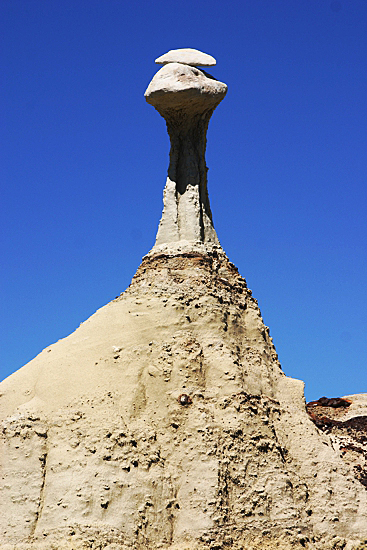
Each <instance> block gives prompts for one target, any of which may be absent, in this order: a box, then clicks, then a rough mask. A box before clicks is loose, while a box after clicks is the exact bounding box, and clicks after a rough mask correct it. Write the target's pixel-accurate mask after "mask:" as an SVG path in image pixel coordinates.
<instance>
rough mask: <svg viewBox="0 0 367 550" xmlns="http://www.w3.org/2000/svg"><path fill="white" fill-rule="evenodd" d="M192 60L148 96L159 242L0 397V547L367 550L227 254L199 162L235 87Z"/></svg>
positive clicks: (342, 471) (297, 385)
mask: <svg viewBox="0 0 367 550" xmlns="http://www.w3.org/2000/svg"><path fill="white" fill-rule="evenodd" d="M199 54H201V52H197V51H196V50H185V51H182V50H178V51H177V52H176V53H175V52H174V51H173V52H169V57H168V59H169V60H168V61H167V59H164V58H165V56H162V57H163V59H162V58H160V59H159V60H158V61H159V62H161V63H163V68H162V69H160V71H158V73H157V75H156V76H155V77H154V79H153V81H152V83H151V84H150V87H148V90H147V92H146V97H147V101H148V102H149V103H152V104H153V105H154V106H155V107H156V108H157V110H158V111H159V112H160V113H161V114H162V115H163V116H164V117H165V119H166V121H167V126H168V130H169V133H170V138H171V156H170V161H171V162H170V168H169V173H168V179H167V184H166V189H165V197H164V203H165V206H164V212H163V215H162V220H161V223H160V228H159V231H158V236H157V242H156V245H155V247H154V248H153V249H152V251H151V252H150V253H149V254H148V255H147V256H146V257H145V258H144V259H143V262H142V264H141V266H140V267H139V269H138V271H137V273H136V275H135V276H134V278H133V280H132V283H131V285H130V287H129V288H128V289H127V290H126V292H124V293H123V294H122V295H121V296H120V297H119V298H117V299H116V300H114V301H112V302H111V303H109V304H107V305H106V306H105V307H103V308H101V309H100V310H98V311H97V312H96V313H95V314H94V315H92V317H90V318H89V319H88V320H87V321H85V322H84V323H82V325H81V326H80V327H79V328H78V329H77V330H76V331H75V332H74V333H73V334H71V335H70V336H68V337H67V338H64V339H63V340H60V341H58V342H57V343H55V344H53V345H52V346H50V347H48V348H46V349H45V350H44V351H43V352H42V353H40V355H38V356H37V357H36V358H35V359H34V360H33V361H31V362H30V363H28V364H27V365H26V366H25V367H23V368H22V369H20V370H19V371H17V372H16V373H14V374H13V375H12V376H10V377H9V378H8V379H7V380H5V381H4V382H3V383H2V384H1V386H0V390H1V399H0V405H1V419H2V424H3V430H2V438H1V445H2V448H1V500H0V506H1V510H0V524H1V534H0V540H1V543H2V546H1V548H3V549H9V550H10V549H31V548H32V549H36V548H40V549H52V548H53V549H69V550H71V549H75V550H76V549H82V548H93V549H97V548H98V549H99V548H109V549H110V550H112V549H115V550H117V549H127V548H136V549H145V548H148V549H158V548H170V549H174V548H175V549H181V550H183V549H184V548H187V549H195V548H197V549H199V548H200V549H204V548H208V549H209V548H210V549H212V550H215V549H216V550H219V549H226V548H233V549H235V548H237V549H240V548H246V549H254V550H255V549H265V548H268V549H272V548H281V549H285V550H286V549H288V548H310V549H311V548H312V549H324V548H325V549H329V548H330V549H331V548H335V549H342V548H345V549H346V550H351V549H353V548H366V547H367V546H366V545H365V544H364V542H363V541H366V540H367V498H366V497H367V491H366V490H365V487H364V486H363V484H362V483H360V481H359V480H357V479H356V478H355V477H354V473H353V467H352V465H350V464H349V463H346V462H345V461H344V460H343V457H342V456H341V455H342V452H341V451H340V450H339V448H338V446H337V445H336V443H335V441H333V440H332V439H331V437H330V435H328V434H327V433H324V432H323V431H322V430H320V429H319V428H318V427H317V426H315V424H314V423H313V422H312V420H311V419H310V417H309V415H308V414H307V412H306V407H305V401H304V396H303V383H302V382H301V381H298V380H293V379H291V378H288V377H286V376H285V375H284V373H283V372H282V370H281V367H280V364H279V361H278V358H277V354H276V351H275V349H274V346H273V343H272V339H271V338H270V336H269V329H268V327H266V326H265V325H264V323H263V320H262V318H261V314H260V310H259V308H258V305H257V302H256V300H255V299H254V298H253V297H252V294H251V291H250V290H249V289H248V288H247V285H246V282H245V280H244V279H243V278H242V277H241V276H240V275H239V274H238V271H237V269H236V268H235V266H234V265H233V264H231V263H230V261H229V260H228V258H227V257H226V255H225V253H224V251H223V250H222V248H221V247H220V245H219V241H218V238H217V236H216V233H215V230H214V227H213V224H212V217H211V212H210V206H209V199H208V196H207V191H206V166H205V159H204V153H205V135H206V129H207V126H208V122H209V118H210V115H211V114H212V112H213V110H214V108H215V106H216V105H217V104H218V103H219V102H220V101H221V99H222V98H223V97H224V95H225V91H226V86H225V85H224V84H222V83H219V82H218V81H216V80H215V79H213V77H211V76H210V75H207V73H205V72H204V71H202V70H200V69H197V68H196V67H197V65H200V64H202V65H208V63H209V62H210V63H211V64H212V65H213V62H212V61H211V60H213V58H211V57H210V56H207V57H206V58H205V57H204V58H201V57H200V55H199ZM167 55H168V54H167ZM201 55H204V56H205V54H201ZM209 57H210V59H208V58H209Z"/></svg>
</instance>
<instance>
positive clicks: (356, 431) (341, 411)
mask: <svg viewBox="0 0 367 550" xmlns="http://www.w3.org/2000/svg"><path fill="white" fill-rule="evenodd" d="M307 412H308V414H309V415H310V417H311V419H312V420H313V422H314V423H315V424H316V426H317V427H318V428H319V429H320V430H322V431H323V432H324V433H327V434H330V435H331V440H332V442H333V444H334V447H335V448H337V449H339V451H340V456H341V457H342V458H343V459H344V461H345V462H346V463H348V464H349V465H350V466H352V468H353V471H354V475H355V477H356V478H357V479H359V481H360V482H361V483H362V485H364V486H365V487H366V488H367V394H366V393H363V394H359V395H348V396H347V397H342V398H333V399H328V398H327V397H321V398H320V399H319V400H318V401H312V402H311V403H307Z"/></svg>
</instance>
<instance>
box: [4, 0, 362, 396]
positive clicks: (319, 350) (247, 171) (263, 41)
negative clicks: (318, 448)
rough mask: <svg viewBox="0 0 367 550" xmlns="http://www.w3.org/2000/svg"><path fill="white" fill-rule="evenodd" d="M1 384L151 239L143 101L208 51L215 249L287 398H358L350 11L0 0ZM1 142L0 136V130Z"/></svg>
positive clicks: (357, 135)
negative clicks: (168, 60)
mask: <svg viewBox="0 0 367 550" xmlns="http://www.w3.org/2000/svg"><path fill="white" fill-rule="evenodd" d="M0 10H1V13H0V21H1V23H0V25H1V27H2V28H1V41H2V47H1V62H2V63H1V64H2V70H1V72H2V74H4V73H5V86H3V87H2V91H1V101H2V104H3V107H4V111H5V140H2V141H3V145H2V149H1V181H2V200H1V213H0V216H1V217H0V224H1V228H0V229H1V256H2V262H1V263H2V269H1V281H0V282H1V319H0V321H1V323H0V373H1V378H4V377H6V376H7V375H9V374H10V373H12V372H13V371H15V370H17V369H18V368H20V367H21V366H22V365H23V364H25V363H27V362H28V361H29V360H31V359H32V358H33V357H34V356H35V355H37V354H38V353H39V352H40V351H41V350H42V349H43V348H44V347H46V346H47V345H49V344H51V343H53V342H55V341H57V340H58V339H60V338H62V337H64V336H66V335H68V334H70V333H71V332H73V331H74V330H75V329H76V328H77V326H78V325H79V324H80V323H81V322H82V321H84V320H85V319H87V318H88V317H89V316H90V315H91V314H92V313H94V312H95V311H96V310H97V309H98V308H100V307H101V306H103V305H104V304H106V303H107V302H109V301H110V300H111V299H113V298H114V297H115V296H116V295H118V294H119V293H120V292H121V291H123V290H124V289H125V288H126V287H127V286H128V284H129V282H130V280H131V277H132V276H133V274H134V272H135V270H136V269H137V267H138V265H139V263H140V261H141V258H142V256H143V255H144V254H146V253H147V252H148V251H149V250H150V248H151V247H152V246H153V244H154V238H155V233H156V229H157V224H158V221H159V219H160V215H161V209H162V191H163V187H164V183H165V178H166V171H167V165H168V150H169V142H168V137H167V135H166V130H165V125H164V121H163V119H161V117H160V116H159V115H158V113H157V112H156V111H155V110H154V109H153V108H152V107H151V106H149V105H148V104H147V103H146V102H145V100H144V97H143V94H144V91H145V89H146V87H147V85H148V83H149V81H150V80H151V78H152V76H153V75H154V73H155V72H156V70H157V69H158V68H159V67H158V66H156V65H155V64H154V59H155V58H156V57H158V56H159V55H161V54H163V53H165V52H166V51H168V50H169V49H173V48H182V47H192V48H197V49H200V50H202V51H204V52H207V53H209V54H212V55H213V56H214V57H215V58H216V59H217V66H216V67H214V68H213V69H212V70H211V73H212V74H213V75H214V76H215V77H216V78H218V79H219V80H222V81H223V82H226V83H227V84H228V87H229V91H228V94H227V97H226V98H225V99H224V101H223V102H222V104H221V105H220V106H219V107H218V109H217V111H216V112H215V113H214V116H213V118H212V121H211V123H210V127H209V133H208V149H207V164H208V166H209V193H210V199H211V206H212V210H213V217H214V223H215V227H216V229H217V233H218V235H219V239H220V241H221V243H222V246H223V248H224V249H225V251H226V252H227V254H228V256H229V258H230V259H231V260H232V261H233V262H234V263H235V264H236V265H237V266H238V268H239V270H240V273H241V274H242V275H243V276H244V277H245V278H246V279H247V282H248V285H249V287H250V288H251V289H252V290H253V293H254V296H255V297H256V298H257V299H258V301H259V305H260V308H261V311H262V315H263V318H264V321H265V323H266V324H267V325H269V326H270V332H271V335H272V336H273V338H274V342H275V345H276V348H277V351H278V354H279V357H280V361H281V363H282V366H283V369H284V371H285V373H286V374H287V375H290V376H293V377H295V378H300V379H302V380H304V381H305V382H306V398H307V399H308V400H312V399H317V398H318V397H320V396H322V395H327V396H337V395H345V394H350V393H358V392H363V391H364V392H366V391H367V284H366V283H367V252H366V244H367V243H366V241H367V224H366V206H367V185H366V178H367V70H366V69H367V2H366V0H339V1H338V0H334V1H331V0H251V1H250V0H241V1H234V2H227V3H225V2H222V1H219V0H218V1H202V2H200V1H199V2H198V1H197V0H195V1H193V0H185V2H168V1H166V0H164V1H156V2H152V1H149V2H148V1H139V0H137V1H135V2H127V1H122V0H62V1H61V2H60V0H2V1H1V4H0ZM3 133H4V132H3Z"/></svg>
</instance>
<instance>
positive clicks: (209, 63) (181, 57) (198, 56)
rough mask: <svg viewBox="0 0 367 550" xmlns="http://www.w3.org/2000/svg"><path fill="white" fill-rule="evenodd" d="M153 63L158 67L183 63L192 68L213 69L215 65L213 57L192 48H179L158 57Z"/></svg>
mask: <svg viewBox="0 0 367 550" xmlns="http://www.w3.org/2000/svg"><path fill="white" fill-rule="evenodd" d="M155 62H156V63H157V64H158V65H167V63H183V64H184V65H191V66H192V67H214V65H216V64H217V62H216V60H215V59H214V57H212V56H211V55H209V54H207V53H203V52H200V51H199V50H194V49H193V48H181V49H178V50H170V51H169V52H167V53H165V54H164V55H161V56H160V57H158V58H157V59H156V60H155Z"/></svg>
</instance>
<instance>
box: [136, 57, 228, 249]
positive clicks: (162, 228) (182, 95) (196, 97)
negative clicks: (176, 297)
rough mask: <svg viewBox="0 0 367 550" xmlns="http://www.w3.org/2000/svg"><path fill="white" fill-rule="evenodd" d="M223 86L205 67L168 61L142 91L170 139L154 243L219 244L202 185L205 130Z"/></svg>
mask: <svg viewBox="0 0 367 550" xmlns="http://www.w3.org/2000/svg"><path fill="white" fill-rule="evenodd" d="M226 92H227V86H226V85H225V84H223V83H222V82H218V81H217V80H215V79H214V78H213V77H212V76H210V75H208V74H207V73H205V72H204V71H201V70H199V69H197V68H196V67H191V66H189V65H185V64H183V63H168V64H167V65H165V66H164V67H162V69H160V70H159V71H158V73H157V74H156V75H155V76H154V78H153V80H152V81H151V83H150V84H149V86H148V88H147V91H146V92H145V98H146V100H147V102H148V103H150V104H151V105H153V106H154V107H155V108H156V109H157V111H158V112H159V113H160V114H161V115H162V116H163V118H164V119H165V121H166V124H167V130H168V134H169V137H170V141H171V150H170V163H169V168H168V178H167V183H166V187H165V190H164V209H163V214H162V219H161V221H160V224H159V229H158V233H157V238H156V246H159V245H164V244H167V243H177V242H180V241H186V242H187V241H188V242H191V243H212V244H216V245H219V241H218V237H217V234H216V232H215V229H214V227H213V221H212V214H211V210H210V204H209V197H208V191H207V166H206V163H205V148H206V132H207V129H208V124H209V120H210V117H211V115H212V113H213V111H214V109H215V108H216V107H217V105H218V104H219V103H220V101H222V99H223V98H224V96H225V94H226Z"/></svg>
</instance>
